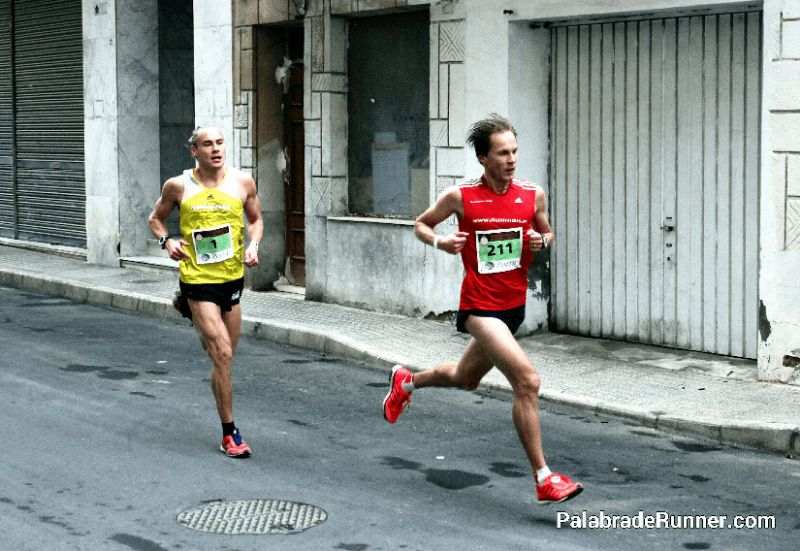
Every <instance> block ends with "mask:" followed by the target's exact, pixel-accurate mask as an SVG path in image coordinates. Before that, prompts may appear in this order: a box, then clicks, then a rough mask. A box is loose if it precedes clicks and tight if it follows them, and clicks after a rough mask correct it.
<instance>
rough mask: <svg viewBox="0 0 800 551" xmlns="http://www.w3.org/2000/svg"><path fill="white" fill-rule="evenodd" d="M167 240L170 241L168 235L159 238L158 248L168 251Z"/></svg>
mask: <svg viewBox="0 0 800 551" xmlns="http://www.w3.org/2000/svg"><path fill="white" fill-rule="evenodd" d="M167 239H169V235H166V234H165V235H162V236H161V237H159V238H158V246H159V247H161V248H162V249H166V248H167Z"/></svg>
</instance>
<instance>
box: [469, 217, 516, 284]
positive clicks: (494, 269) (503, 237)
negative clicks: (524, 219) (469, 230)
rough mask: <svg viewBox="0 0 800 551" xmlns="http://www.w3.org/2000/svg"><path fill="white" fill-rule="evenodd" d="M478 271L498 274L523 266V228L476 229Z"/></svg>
mask: <svg viewBox="0 0 800 551" xmlns="http://www.w3.org/2000/svg"><path fill="white" fill-rule="evenodd" d="M475 239H476V240H477V244H476V245H477V247H476V248H477V249H478V273H479V274H497V273H500V272H508V271H510V270H516V269H517V268H520V267H521V266H522V262H521V259H522V228H509V229H502V230H486V231H476V232H475Z"/></svg>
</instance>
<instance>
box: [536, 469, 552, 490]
mask: <svg viewBox="0 0 800 551" xmlns="http://www.w3.org/2000/svg"><path fill="white" fill-rule="evenodd" d="M551 474H553V473H551V472H550V469H549V468H547V467H542V468H541V469H539V470H538V471H536V483H537V484H539V485H540V486H541V484H542V482H544V479H545V478H547V477H548V476H550V475H551Z"/></svg>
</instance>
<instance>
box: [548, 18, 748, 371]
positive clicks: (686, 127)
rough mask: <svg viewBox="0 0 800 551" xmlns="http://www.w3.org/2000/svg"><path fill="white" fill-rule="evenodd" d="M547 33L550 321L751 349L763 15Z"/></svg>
mask: <svg viewBox="0 0 800 551" xmlns="http://www.w3.org/2000/svg"><path fill="white" fill-rule="evenodd" d="M551 39H552V48H553V50H552V55H553V58H552V79H553V80H552V83H553V84H552V86H553V93H552V109H551V116H552V120H551V144H552V174H551V178H552V180H551V194H552V198H551V202H552V205H553V213H552V219H553V224H554V227H555V230H556V233H557V234H558V235H559V236H560V238H559V239H557V240H556V249H555V251H554V253H553V262H552V271H553V274H552V275H553V282H554V293H553V309H552V313H553V320H552V321H553V325H554V327H555V328H556V329H559V330H563V331H567V332H574V333H579V334H585V335H592V336H600V337H607V338H615V339H624V340H630V341H639V342H644V343H652V344H657V345H664V346H670V347H677V348H683V349H689V350H699V351H707V352H714V353H719V354H726V355H733V356H740V357H748V358H755V357H756V355H757V304H758V289H757V281H758V242H759V147H760V146H759V139H760V131H759V124H760V115H759V113H760V105H761V98H760V90H761V40H762V38H761V14H760V13H757V12H751V13H735V14H724V15H707V16H692V17H676V18H664V19H652V20H646V21H645V20H642V21H624V22H618V23H593V24H586V25H565V26H557V27H554V28H553V29H552V36H551ZM670 226H673V227H674V229H673V230H672V231H669V229H670V228H669V227H670Z"/></svg>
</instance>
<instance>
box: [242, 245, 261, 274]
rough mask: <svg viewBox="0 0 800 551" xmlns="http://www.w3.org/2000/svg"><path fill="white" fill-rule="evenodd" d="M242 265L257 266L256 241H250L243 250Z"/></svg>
mask: <svg viewBox="0 0 800 551" xmlns="http://www.w3.org/2000/svg"><path fill="white" fill-rule="evenodd" d="M244 265H245V266H247V267H249V268H252V267H253V266H258V243H256V242H255V241H253V242H251V243H250V244H249V245H248V246H247V249H246V250H245V251H244Z"/></svg>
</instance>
